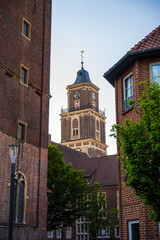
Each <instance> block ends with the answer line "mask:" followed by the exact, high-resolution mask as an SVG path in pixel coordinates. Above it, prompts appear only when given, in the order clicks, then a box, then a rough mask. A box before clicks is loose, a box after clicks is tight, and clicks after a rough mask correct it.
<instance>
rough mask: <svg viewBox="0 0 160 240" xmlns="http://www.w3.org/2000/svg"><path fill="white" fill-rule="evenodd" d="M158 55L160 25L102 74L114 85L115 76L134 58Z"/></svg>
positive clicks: (129, 64)
mask: <svg viewBox="0 0 160 240" xmlns="http://www.w3.org/2000/svg"><path fill="white" fill-rule="evenodd" d="M158 56H160V26H158V27H157V28H156V29H155V30H153V31H152V32H151V33H149V34H148V35H147V36H146V37H145V38H144V39H142V40H141V41H140V42H138V43H137V44H136V45H135V46H134V47H133V48H131V49H130V50H129V51H128V52H127V53H126V54H125V55H124V56H123V57H122V58H121V59H120V60H119V61H118V62H117V63H116V64H114V65H113V66H112V67H111V68H110V69H109V70H108V71H107V72H105V73H104V75H103V76H104V78H105V79H106V80H107V81H108V82H109V83H110V84H111V85H112V86H114V80H115V79H116V77H117V76H118V75H119V74H121V73H122V72H124V71H125V69H127V68H129V67H130V66H131V65H132V64H133V63H134V62H135V61H136V60H139V59H144V58H149V57H158Z"/></svg>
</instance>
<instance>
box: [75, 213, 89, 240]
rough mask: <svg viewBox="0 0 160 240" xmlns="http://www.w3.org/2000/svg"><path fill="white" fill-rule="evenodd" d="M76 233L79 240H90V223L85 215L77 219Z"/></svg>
mask: <svg viewBox="0 0 160 240" xmlns="http://www.w3.org/2000/svg"><path fill="white" fill-rule="evenodd" d="M76 235H77V240H89V234H88V224H87V222H86V221H85V218H84V217H80V218H78V219H77V224H76Z"/></svg>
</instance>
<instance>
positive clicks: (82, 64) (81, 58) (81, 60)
mask: <svg viewBox="0 0 160 240" xmlns="http://www.w3.org/2000/svg"><path fill="white" fill-rule="evenodd" d="M83 53H84V51H81V65H82V69H83Z"/></svg>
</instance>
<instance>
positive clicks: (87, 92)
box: [61, 61, 108, 157]
mask: <svg viewBox="0 0 160 240" xmlns="http://www.w3.org/2000/svg"><path fill="white" fill-rule="evenodd" d="M66 89H67V96H68V108H67V109H61V144H63V145H64V146H67V147H70V148H73V149H76V150H78V151H82V152H85V153H87V154H89V155H90V156H91V157H97V156H104V155H107V151H106V150H107V147H108V146H107V145H106V139H105V138H106V137H105V119H106V117H105V111H101V110H100V109H99V88H98V87H97V86H95V85H94V84H93V83H92V82H91V80H90V77H89V73H88V72H87V71H86V70H85V69H84V67H83V61H82V67H81V69H80V70H79V71H78V72H77V77H76V80H75V82H74V83H73V84H72V85H69V86H67V88H66Z"/></svg>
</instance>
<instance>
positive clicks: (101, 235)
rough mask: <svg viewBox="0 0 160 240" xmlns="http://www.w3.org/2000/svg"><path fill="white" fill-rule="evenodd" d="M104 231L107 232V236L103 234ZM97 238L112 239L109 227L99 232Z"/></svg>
mask: <svg viewBox="0 0 160 240" xmlns="http://www.w3.org/2000/svg"><path fill="white" fill-rule="evenodd" d="M104 230H105V235H103V234H102V232H103V231H104ZM97 238H110V231H109V229H108V227H106V228H105V229H102V230H99V231H98V235H97Z"/></svg>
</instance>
